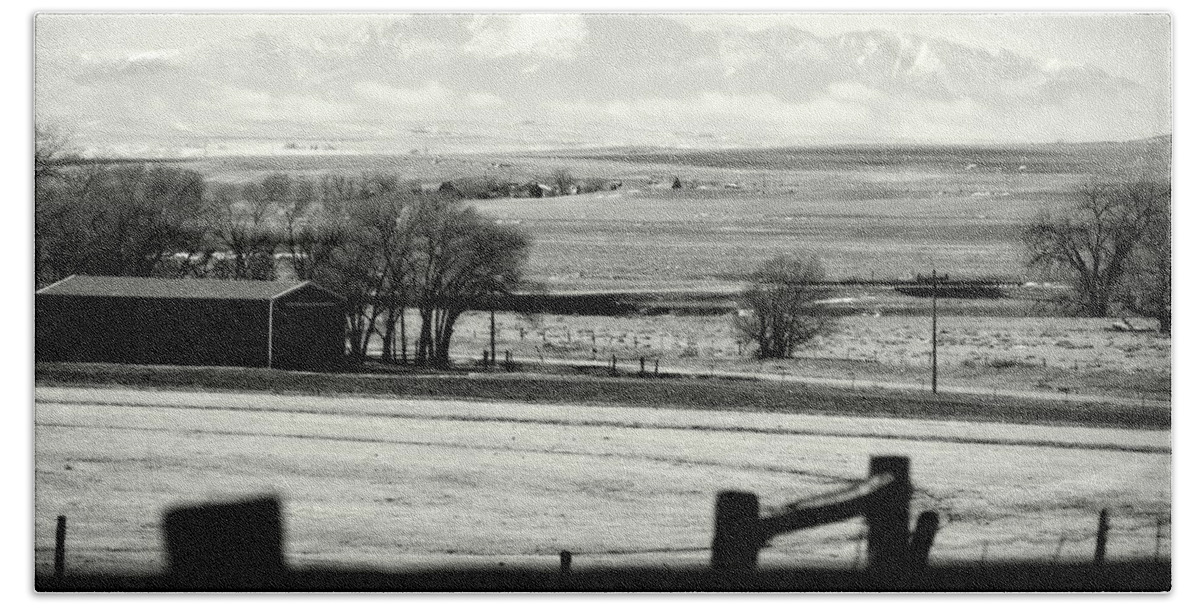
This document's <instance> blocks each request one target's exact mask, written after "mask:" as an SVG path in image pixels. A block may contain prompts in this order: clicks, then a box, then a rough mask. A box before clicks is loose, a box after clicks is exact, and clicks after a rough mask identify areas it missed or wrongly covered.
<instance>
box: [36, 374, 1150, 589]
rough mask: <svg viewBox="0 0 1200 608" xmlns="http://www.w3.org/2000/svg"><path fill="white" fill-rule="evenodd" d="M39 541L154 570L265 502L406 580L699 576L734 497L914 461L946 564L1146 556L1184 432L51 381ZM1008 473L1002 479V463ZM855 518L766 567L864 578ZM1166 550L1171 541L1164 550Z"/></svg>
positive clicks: (796, 545) (44, 409)
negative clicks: (564, 553)
mask: <svg viewBox="0 0 1200 608" xmlns="http://www.w3.org/2000/svg"><path fill="white" fill-rule="evenodd" d="M35 399H36V404H35V430H36V435H35V445H34V449H35V454H36V472H35V483H36V489H35V513H36V526H35V547H36V553H35V555H36V562H37V567H38V568H39V570H42V571H44V570H45V569H46V568H48V567H49V564H50V562H51V560H52V555H53V535H54V518H55V516H57V515H59V514H63V515H66V516H67V518H68V538H67V543H68V568H69V569H73V570H74V571H76V572H81V571H87V572H101V571H117V572H124V573H131V572H138V571H144V572H155V571H159V570H160V569H161V568H162V567H163V566H164V562H163V557H164V555H163V550H162V539H161V536H160V530H159V521H160V518H161V516H162V513H163V511H164V510H165V509H167V508H170V507H172V506H176V505H180V504H191V503H196V502H201V501H208V500H218V499H227V498H231V497H237V496H247V495H257V494H263V493H272V494H278V495H280V496H281V497H282V498H283V501H284V509H285V514H284V515H285V527H286V540H285V552H286V555H287V559H288V561H289V562H290V563H291V564H293V565H297V566H304V565H355V566H372V567H380V568H397V567H404V566H412V565H425V566H429V565H437V564H476V565H480V564H482V565H501V566H503V565H531V566H535V567H545V568H548V569H551V568H555V567H557V559H558V558H557V555H558V552H559V551H560V550H563V549H567V550H571V551H573V552H575V553H576V566H577V567H579V568H588V567H591V566H595V565H598V564H604V563H621V564H643V565H659V564H678V563H689V564H703V563H704V562H705V561H706V560H707V547H708V545H709V542H710V540H711V534H712V507H713V500H714V498H715V495H716V493H717V492H718V491H720V490H723V489H744V490H748V491H753V492H756V493H759V494H760V495H761V496H762V499H763V501H764V504H765V505H767V506H771V505H778V504H782V503H786V502H788V501H791V500H795V499H797V498H801V497H804V496H811V495H814V494H819V493H823V492H827V491H830V490H833V489H837V488H840V487H843V486H844V485H845V484H847V483H849V482H850V481H852V480H855V479H859V478H861V477H862V476H864V475H865V472H866V466H867V460H868V457H869V456H870V455H872V454H898V455H908V456H910V457H911V458H912V461H913V481H914V484H915V486H916V493H915V496H914V501H913V510H914V511H913V512H914V517H915V514H916V513H918V512H920V510H924V509H935V510H937V511H938V512H939V513H940V514H941V516H942V522H943V527H942V529H941V531H940V532H939V533H938V537H937V540H936V543H935V545H934V548H933V551H932V556H931V559H932V561H933V562H935V563H947V562H977V561H979V560H984V561H1003V560H1008V559H1027V560H1044V561H1047V562H1049V561H1053V560H1059V561H1067V562H1079V561H1086V560H1088V559H1090V556H1091V550H1092V543H1093V540H1092V536H1093V534H1094V531H1095V525H1096V519H1095V518H1096V511H1097V510H1098V509H1100V508H1109V509H1110V511H1111V513H1112V522H1113V530H1112V532H1111V535H1110V540H1109V549H1108V551H1109V556H1110V558H1111V559H1126V558H1149V557H1152V556H1153V555H1154V554H1155V551H1156V532H1157V530H1158V528H1157V524H1158V518H1159V517H1165V518H1167V519H1166V520H1165V523H1167V524H1169V512H1170V501H1171V485H1170V470H1171V469H1170V463H1171V453H1170V432H1169V431H1167V430H1132V429H1095V428H1084V427H1070V426H1064V427H1057V426H1038V425H1013V424H1003V423H980V422H955V421H927V420H899V419H886V418H850V417H839V416H807V415H800V414H772V413H748V412H727V411H694V410H679V409H648V408H638V407H604V406H598V405H586V406H573V405H545V404H536V405H535V404H523V403H514V402H502V401H488V402H483V401H450V400H431V399H423V398H378V397H375V398H363V397H350V396H299V395H270V394H265V393H257V394H256V393H228V392H215V393H214V392H188V391H181V392H176V391H152V390H128V389H115V388H55V387H38V388H37V389H36V391H35ZM997 461H1003V462H1005V463H1006V465H1005V466H1003V467H996V466H994V464H993V463H995V462H997ZM862 530H863V529H862V525H861V523H860V522H858V521H849V522H846V523H843V524H838V525H832V526H826V527H822V528H819V529H816V530H812V531H807V532H804V533H797V534H792V535H789V536H785V537H781V538H779V539H777V540H776V541H775V542H774V543H772V545H771V546H770V547H768V548H767V549H766V550H764V552H763V556H762V558H763V562H764V563H767V564H771V563H775V564H785V563H786V564H795V565H804V564H825V565H837V566H843V567H846V566H852V565H853V564H854V563H855V562H856V560H860V561H859V562H858V563H859V564H860V565H861V557H857V558H856V554H858V552H860V551H861V550H862V548H861V534H862ZM1164 532H1165V534H1166V535H1167V536H1166V539H1167V541H1168V542H1163V543H1160V544H1159V546H1158V551H1159V552H1160V555H1161V556H1162V557H1167V556H1169V551H1170V546H1169V545H1170V544H1169V532H1170V528H1169V525H1168V526H1167V527H1166V528H1165V530H1164Z"/></svg>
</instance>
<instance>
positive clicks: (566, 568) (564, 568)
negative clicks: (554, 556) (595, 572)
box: [558, 551, 571, 576]
mask: <svg viewBox="0 0 1200 608" xmlns="http://www.w3.org/2000/svg"><path fill="white" fill-rule="evenodd" d="M558 573H559V574H561V575H562V576H569V575H570V574H571V552H570V551H562V552H560V553H559V554H558Z"/></svg>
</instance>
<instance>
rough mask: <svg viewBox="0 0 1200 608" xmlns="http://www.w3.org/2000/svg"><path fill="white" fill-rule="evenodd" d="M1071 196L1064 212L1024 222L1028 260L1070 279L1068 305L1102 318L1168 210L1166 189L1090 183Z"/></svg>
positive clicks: (1140, 183) (1168, 191) (1159, 185)
mask: <svg viewBox="0 0 1200 608" xmlns="http://www.w3.org/2000/svg"><path fill="white" fill-rule="evenodd" d="M1076 196H1077V202H1076V204H1075V205H1074V207H1073V208H1071V209H1070V210H1068V211H1067V212H1065V213H1061V214H1058V215H1051V214H1043V215H1041V216H1040V217H1039V218H1038V219H1036V220H1035V221H1034V222H1033V223H1031V224H1030V225H1028V226H1026V228H1025V230H1024V232H1023V234H1022V238H1023V241H1024V243H1025V248H1026V251H1027V253H1028V264H1029V265H1030V267H1032V268H1034V269H1038V270H1040V271H1044V272H1047V273H1049V274H1051V275H1052V276H1060V277H1063V278H1064V279H1065V280H1067V281H1069V282H1070V284H1071V286H1072V288H1073V289H1072V296H1071V298H1070V300H1069V301H1068V302H1067V304H1068V305H1069V306H1070V307H1071V308H1074V309H1076V310H1078V311H1079V312H1082V313H1083V314H1085V315H1087V316H1091V317H1104V316H1108V314H1109V312H1110V307H1111V306H1112V304H1113V303H1114V302H1115V300H1116V297H1117V295H1118V292H1119V290H1120V289H1121V285H1122V283H1123V282H1124V281H1126V279H1127V277H1126V274H1127V271H1129V270H1130V263H1131V261H1132V259H1131V258H1132V256H1133V255H1134V254H1135V252H1136V251H1137V250H1138V248H1139V247H1142V246H1143V241H1144V239H1145V238H1146V237H1147V235H1148V234H1149V233H1150V231H1151V227H1152V226H1154V225H1155V224H1156V223H1157V222H1160V218H1161V215H1162V214H1163V212H1164V210H1167V211H1169V208H1170V199H1171V187H1170V185H1169V184H1165V183H1161V182H1156V181H1150V180H1138V181H1132V182H1124V183H1100V182H1095V181H1093V182H1090V183H1087V184H1084V185H1083V186H1081V187H1080V188H1079V189H1078V191H1077V192H1076ZM1169 223H1170V220H1169V219H1168V220H1167V224H1168V225H1169Z"/></svg>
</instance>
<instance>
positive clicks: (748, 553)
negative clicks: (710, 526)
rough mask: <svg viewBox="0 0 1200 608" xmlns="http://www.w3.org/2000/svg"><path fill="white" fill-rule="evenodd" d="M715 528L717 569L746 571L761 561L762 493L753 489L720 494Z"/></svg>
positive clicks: (714, 547) (718, 495)
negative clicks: (760, 517)
mask: <svg viewBox="0 0 1200 608" xmlns="http://www.w3.org/2000/svg"><path fill="white" fill-rule="evenodd" d="M715 519H716V522H715V526H714V531H713V544H712V567H713V569H714V570H746V569H751V568H754V567H755V566H756V565H757V564H758V550H759V548H760V546H761V542H760V540H759V533H758V496H757V495H756V494H751V493H749V492H721V493H720V494H717V510H716V518H715Z"/></svg>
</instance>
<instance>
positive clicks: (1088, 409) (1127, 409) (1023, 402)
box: [35, 363, 1171, 429]
mask: <svg viewBox="0 0 1200 608" xmlns="http://www.w3.org/2000/svg"><path fill="white" fill-rule="evenodd" d="M35 382H36V383H37V384H38V385H41V386H113V385H116V386H129V387H147V388H170V389H203V390H218V391H235V392H244V391H252V392H266V393H279V394H302V395H336V394H350V395H363V394H367V395H386V396H390V397H398V396H408V397H437V398H446V399H452V398H458V399H464V398H465V399H480V400H487V401H518V402H527V403H551V404H552V403H593V404H602V405H623V406H636V407H657V408H676V409H695V410H722V411H746V412H782V413H805V414H833V415H852V416H884V417H897V418H919V419H941V420H978V421H994V422H1010V423H1026V424H1069V425H1080V426H1096V427H1116V428H1131V429H1168V428H1170V424H1171V415H1170V411H1169V409H1166V408H1157V407H1134V406H1123V405H1113V404H1094V405H1088V406H1080V405H1078V404H1064V403H1062V402H1059V401H1054V400H1050V399H1047V400H1029V399H1017V398H1009V397H995V398H993V397H977V396H967V395H947V394H939V395H931V394H927V393H916V392H906V391H882V390H878V389H863V390H844V389H837V388H829V387H817V386H804V385H796V384H793V383H787V384H776V383H773V382H769V381H753V380H748V381H736V380H735V381H731V380H718V379H697V378H662V379H642V378H636V377H632V378H630V377H626V378H603V377H595V376H590V375H586V374H578V375H572V376H549V375H535V374H521V373H513V374H503V373H493V374H470V375H466V374H437V375H425V374H413V373H388V374H324V373H310V372H287V371H280V370H265V369H242V368H184V367H168V366H136V365H109V364H61V363H57V364H51V363H39V364H37V366H36V371H35Z"/></svg>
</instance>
